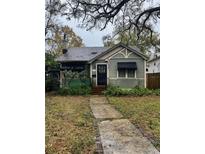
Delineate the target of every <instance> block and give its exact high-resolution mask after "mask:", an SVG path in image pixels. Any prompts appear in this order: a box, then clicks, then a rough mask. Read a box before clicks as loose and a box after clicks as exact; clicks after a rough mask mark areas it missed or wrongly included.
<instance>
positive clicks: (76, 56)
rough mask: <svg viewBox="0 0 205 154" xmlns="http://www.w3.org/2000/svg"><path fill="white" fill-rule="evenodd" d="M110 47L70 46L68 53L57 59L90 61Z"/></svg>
mask: <svg viewBox="0 0 205 154" xmlns="http://www.w3.org/2000/svg"><path fill="white" fill-rule="evenodd" d="M107 49H108V47H76V48H68V51H67V53H66V54H63V55H61V56H60V57H58V58H57V59H56V60H57V61H59V62H62V61H89V60H91V59H93V58H94V57H96V56H98V55H100V54H101V53H103V52H105V51H106V50H107Z"/></svg>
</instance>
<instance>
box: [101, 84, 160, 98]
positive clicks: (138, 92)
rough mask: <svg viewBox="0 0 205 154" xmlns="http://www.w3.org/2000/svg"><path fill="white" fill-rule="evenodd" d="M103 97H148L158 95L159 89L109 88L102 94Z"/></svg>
mask: <svg viewBox="0 0 205 154" xmlns="http://www.w3.org/2000/svg"><path fill="white" fill-rule="evenodd" d="M103 93H104V94H105V95H109V96H126V95H133V96H148V95H157V96H159V95H160V89H156V90H150V89H147V88H140V87H136V88H132V89H122V88H120V87H116V86H109V87H107V89H106V90H105V91H104V92H103Z"/></svg>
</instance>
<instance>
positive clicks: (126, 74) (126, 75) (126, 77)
mask: <svg viewBox="0 0 205 154" xmlns="http://www.w3.org/2000/svg"><path fill="white" fill-rule="evenodd" d="M136 72H137V71H136V70H135V72H134V75H135V76H134V77H128V72H127V70H125V77H119V70H118V69H117V79H136V78H137V75H136Z"/></svg>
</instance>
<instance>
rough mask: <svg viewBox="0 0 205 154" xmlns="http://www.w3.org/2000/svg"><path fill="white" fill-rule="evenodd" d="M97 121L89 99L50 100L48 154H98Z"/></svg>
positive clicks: (47, 99) (55, 97)
mask: <svg viewBox="0 0 205 154" xmlns="http://www.w3.org/2000/svg"><path fill="white" fill-rule="evenodd" d="M93 120H94V117H93V115H92V114H91V110H90V107H89V97H83V96H75V97H74V96H65V97H63V96H46V154H69V153H72V154H80V153H83V154H91V153H94V151H95V134H96V131H95V128H94V124H93Z"/></svg>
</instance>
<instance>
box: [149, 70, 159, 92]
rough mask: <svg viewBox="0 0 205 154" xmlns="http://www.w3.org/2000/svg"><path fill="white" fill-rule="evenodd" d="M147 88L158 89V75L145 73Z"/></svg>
mask: <svg viewBox="0 0 205 154" xmlns="http://www.w3.org/2000/svg"><path fill="white" fill-rule="evenodd" d="M146 78H147V88H149V89H159V88H160V73H147V77H146Z"/></svg>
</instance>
